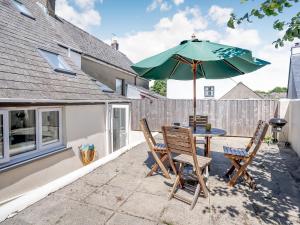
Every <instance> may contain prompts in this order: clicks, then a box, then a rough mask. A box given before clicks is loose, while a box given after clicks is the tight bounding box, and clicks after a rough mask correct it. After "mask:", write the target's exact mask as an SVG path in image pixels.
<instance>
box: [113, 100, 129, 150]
mask: <svg viewBox="0 0 300 225" xmlns="http://www.w3.org/2000/svg"><path fill="white" fill-rule="evenodd" d="M115 108H122V109H125V112H126V131H127V137H126V144H125V146H123V147H121V148H120V149H116V150H114V143H113V135H114V134H113V132H114V131H113V119H114V109H115ZM110 130H111V132H110V153H113V152H116V151H120V150H122V149H124V148H127V147H128V145H129V105H121V104H120V105H117V104H113V105H111V114H110Z"/></svg>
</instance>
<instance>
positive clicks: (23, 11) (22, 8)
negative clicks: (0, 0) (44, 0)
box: [13, 0, 35, 19]
mask: <svg viewBox="0 0 300 225" xmlns="http://www.w3.org/2000/svg"><path fill="white" fill-rule="evenodd" d="M13 3H14V5H15V6H16V8H17V9H18V10H19V11H20V13H21V14H22V15H24V16H27V17H29V18H31V19H35V18H34V17H33V16H32V14H31V12H30V11H29V10H28V9H27V8H26V7H25V5H23V3H22V2H19V1H18V0H13Z"/></svg>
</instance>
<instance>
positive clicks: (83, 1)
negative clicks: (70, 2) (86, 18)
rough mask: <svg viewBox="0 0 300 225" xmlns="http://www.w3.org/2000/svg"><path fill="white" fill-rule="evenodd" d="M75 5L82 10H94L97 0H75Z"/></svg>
mask: <svg viewBox="0 0 300 225" xmlns="http://www.w3.org/2000/svg"><path fill="white" fill-rule="evenodd" d="M75 3H76V4H77V5H78V6H79V7H80V8H82V9H85V8H93V6H94V5H95V0H75Z"/></svg>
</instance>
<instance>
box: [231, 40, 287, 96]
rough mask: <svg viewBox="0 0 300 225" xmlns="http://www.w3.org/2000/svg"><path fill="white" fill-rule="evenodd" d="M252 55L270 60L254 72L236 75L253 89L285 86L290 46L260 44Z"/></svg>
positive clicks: (266, 89) (267, 89)
mask: <svg viewBox="0 0 300 225" xmlns="http://www.w3.org/2000/svg"><path fill="white" fill-rule="evenodd" d="M254 56H257V57H258V58H261V59H264V60H266V61H268V62H270V63H271V64H270V65H267V66H265V67H263V68H262V69H259V70H257V71H255V72H252V73H250V74H246V75H243V76H240V77H237V80H241V81H243V82H244V83H245V84H247V85H248V86H249V87H250V88H252V89H254V90H265V91H269V90H271V89H273V88H274V87H276V86H287V83H288V73H289V61H290V46H285V47H283V48H278V49H276V48H275V47H274V45H272V44H268V45H265V46H262V47H261V48H259V49H258V50H257V51H255V52H254Z"/></svg>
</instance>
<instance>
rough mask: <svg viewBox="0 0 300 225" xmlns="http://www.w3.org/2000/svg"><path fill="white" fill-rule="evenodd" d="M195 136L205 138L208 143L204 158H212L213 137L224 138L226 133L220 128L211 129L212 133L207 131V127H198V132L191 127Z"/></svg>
mask: <svg viewBox="0 0 300 225" xmlns="http://www.w3.org/2000/svg"><path fill="white" fill-rule="evenodd" d="M191 129H192V132H193V135H194V136H195V137H204V138H205V141H206V149H204V156H206V157H209V158H211V151H210V139H211V138H212V137H218V136H224V135H226V131H225V130H222V129H219V128H211V130H210V131H206V129H205V127H203V126H197V127H196V130H194V128H193V127H191Z"/></svg>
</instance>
